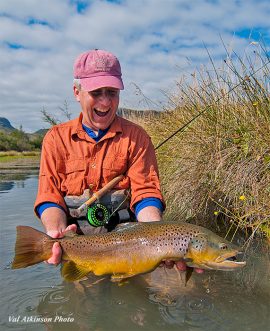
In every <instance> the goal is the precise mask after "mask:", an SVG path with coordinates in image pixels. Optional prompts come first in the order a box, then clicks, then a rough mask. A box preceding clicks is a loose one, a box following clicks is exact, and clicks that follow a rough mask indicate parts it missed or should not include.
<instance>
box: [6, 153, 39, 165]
mask: <svg viewBox="0 0 270 331" xmlns="http://www.w3.org/2000/svg"><path fill="white" fill-rule="evenodd" d="M39 158H40V152H16V151H5V152H0V163H9V162H12V163H13V162H17V161H20V160H38V159H39Z"/></svg>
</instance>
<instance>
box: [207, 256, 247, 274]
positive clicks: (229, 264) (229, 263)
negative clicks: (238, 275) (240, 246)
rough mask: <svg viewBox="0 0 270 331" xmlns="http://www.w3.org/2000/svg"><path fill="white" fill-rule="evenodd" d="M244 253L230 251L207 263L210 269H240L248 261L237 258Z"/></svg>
mask: <svg viewBox="0 0 270 331" xmlns="http://www.w3.org/2000/svg"><path fill="white" fill-rule="evenodd" d="M242 254H243V253H242V252H239V251H233V252H228V253H225V254H222V255H220V256H218V257H217V258H216V259H215V261H207V262H205V264H206V266H207V267H208V268H209V269H216V270H228V271H230V270H235V269H240V268H243V267H244V266H245V265H246V261H238V260H237V256H238V255H242Z"/></svg>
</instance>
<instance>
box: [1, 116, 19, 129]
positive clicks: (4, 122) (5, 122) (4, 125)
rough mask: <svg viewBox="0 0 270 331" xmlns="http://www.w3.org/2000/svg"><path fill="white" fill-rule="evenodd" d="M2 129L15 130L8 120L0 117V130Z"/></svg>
mask: <svg viewBox="0 0 270 331" xmlns="http://www.w3.org/2000/svg"><path fill="white" fill-rule="evenodd" d="M1 129H2V130H4V131H13V130H16V129H15V128H14V127H13V126H12V125H11V124H10V121H9V120H8V119H7V118H5V117H0V130H1Z"/></svg>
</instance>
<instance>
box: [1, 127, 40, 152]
mask: <svg viewBox="0 0 270 331" xmlns="http://www.w3.org/2000/svg"><path fill="white" fill-rule="evenodd" d="M42 139H43V135H39V134H32V135H29V134H27V133H25V132H24V131H23V130H22V129H20V130H12V131H0V151H11V150H12V151H19V152H22V151H34V150H38V149H40V148H41V143H42Z"/></svg>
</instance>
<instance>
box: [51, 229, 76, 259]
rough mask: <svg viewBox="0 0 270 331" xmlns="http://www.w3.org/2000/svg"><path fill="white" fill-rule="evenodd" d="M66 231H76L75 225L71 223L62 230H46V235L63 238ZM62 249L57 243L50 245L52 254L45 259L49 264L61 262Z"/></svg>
mask: <svg viewBox="0 0 270 331" xmlns="http://www.w3.org/2000/svg"><path fill="white" fill-rule="evenodd" d="M67 231H73V232H76V231H77V225H76V224H71V225H69V226H68V227H67V228H66V229H65V230H64V231H55V230H53V231H48V232H47V235H49V236H50V237H52V238H63V237H64V235H65V233H66V232H67ZM61 258H62V249H61V246H60V244H59V243H54V244H53V247H52V256H51V257H50V258H49V259H48V260H47V261H46V262H47V263H49V264H54V265H58V264H59V263H60V262H61Z"/></svg>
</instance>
